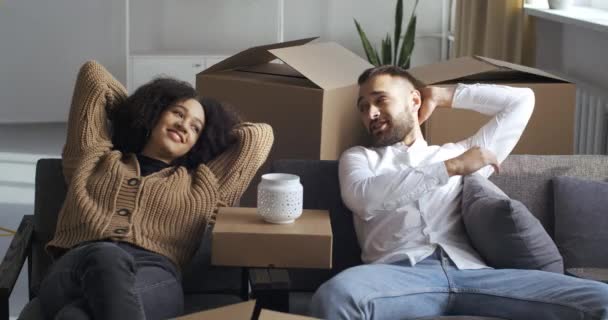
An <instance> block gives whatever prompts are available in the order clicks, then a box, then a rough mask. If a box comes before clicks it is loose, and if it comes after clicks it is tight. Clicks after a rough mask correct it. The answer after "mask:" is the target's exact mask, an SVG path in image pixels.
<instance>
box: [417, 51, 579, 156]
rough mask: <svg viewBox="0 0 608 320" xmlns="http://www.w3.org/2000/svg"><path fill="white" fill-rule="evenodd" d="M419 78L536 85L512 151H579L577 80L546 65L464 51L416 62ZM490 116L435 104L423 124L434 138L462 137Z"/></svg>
mask: <svg viewBox="0 0 608 320" xmlns="http://www.w3.org/2000/svg"><path fill="white" fill-rule="evenodd" d="M409 71H410V73H411V74H412V75H413V76H414V77H415V78H416V79H418V80H419V81H420V82H422V83H423V84H426V85H431V84H456V83H478V82H480V83H493V84H504V85H509V86H515V87H528V88H531V89H532V90H533V91H534V94H535V97H536V105H535V106H534V113H533V114H532V118H531V119H530V122H529V123H528V126H527V127H526V130H525V131H524V133H523V134H522V136H521V139H520V140H519V142H518V144H517V145H516V146H515V149H514V150H513V152H512V153H514V154H572V153H573V152H574V110H575V100H576V88H575V85H574V84H572V83H569V82H568V81H565V80H563V79H560V78H559V77H556V76H554V75H551V74H549V73H546V72H544V71H541V70H538V69H534V68H529V67H524V66H520V65H516V64H512V63H508V62H504V61H499V60H494V59H490V58H485V57H479V56H475V57H462V58H457V59H452V60H448V61H444V62H440V63H436V64H430V65H425V66H420V67H416V68H412V69H410V70H409ZM489 119H490V117H488V116H484V115H482V114H479V113H477V112H474V111H469V110H457V109H436V110H435V112H434V113H433V115H432V116H431V118H430V119H429V120H428V121H427V122H426V123H425V124H424V129H423V132H424V135H425V138H426V140H427V141H428V142H429V144H435V145H441V144H444V143H447V142H457V141H460V140H462V139H465V138H467V137H470V136H471V135H473V134H475V132H477V130H479V128H481V126H483V125H484V124H485V123H486V122H487V121H488V120H489Z"/></svg>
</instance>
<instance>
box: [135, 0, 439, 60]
mask: <svg viewBox="0 0 608 320" xmlns="http://www.w3.org/2000/svg"><path fill="white" fill-rule="evenodd" d="M149 3H150V0H131V1H130V4H131V5H130V11H131V12H130V17H131V22H130V26H131V37H130V46H131V51H132V52H134V53H139V54H140V53H150V52H161V53H204V54H223V55H231V54H234V53H236V52H238V51H241V50H243V49H246V48H248V47H251V46H257V45H262V44H268V43H274V42H276V41H277V22H278V19H279V18H278V17H279V10H278V6H277V1H276V0H248V1H242V0H224V1H221V2H218V1H214V0H179V2H178V3H179V4H180V5H179V6H177V5H175V2H167V1H160V2H159V0H153V1H152V5H149ZM413 3H414V2H413V1H405V2H404V8H405V15H404V22H403V25H404V26H403V28H404V29H405V27H406V25H407V21H408V19H409V15H410V12H411V9H412V7H413ZM395 4H396V1H366V0H307V1H302V0H285V8H284V40H294V39H300V38H306V37H312V36H319V37H320V41H336V42H338V43H340V44H341V45H343V46H345V47H346V48H348V49H350V50H352V51H354V52H356V53H357V54H359V55H361V56H365V54H364V52H363V49H362V47H361V42H360V39H359V36H358V34H357V32H356V29H355V25H354V22H353V18H356V19H357V20H358V21H359V22H360V23H361V24H362V26H363V29H364V30H365V32H366V33H367V35H368V37H369V38H370V40H371V41H372V42H373V44H374V45H377V46H379V44H380V39H381V38H382V37H384V36H385V35H386V33H387V32H390V33H391V35H392V33H393V30H394V12H395ZM441 6H442V1H421V2H420V4H419V7H418V24H417V27H418V30H417V31H418V34H429V33H440V31H441V9H442V8H441ZM440 54H441V52H440V40H439V39H432V38H423V39H418V42H417V43H416V48H415V51H414V58H413V63H414V64H425V63H431V62H435V61H438V60H439V59H440V57H441V55H440Z"/></svg>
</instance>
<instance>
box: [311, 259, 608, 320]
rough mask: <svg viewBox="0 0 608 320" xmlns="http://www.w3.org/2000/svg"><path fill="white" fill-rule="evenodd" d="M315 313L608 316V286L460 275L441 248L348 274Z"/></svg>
mask: <svg viewBox="0 0 608 320" xmlns="http://www.w3.org/2000/svg"><path fill="white" fill-rule="evenodd" d="M311 313H312V315H313V316H316V317H318V318H323V319H418V318H425V317H433V316H441V315H471V316H490V317H499V318H504V319H543V320H548V319H568V320H570V319H589V320H590V319H608V285H607V284H604V283H601V282H596V281H591V280H583V279H577V278H574V277H570V276H565V275H560V274H555V273H550V272H543V271H536V270H514V269H501V270H498V269H479V270H458V269H457V268H456V267H455V265H454V263H453V262H452V261H451V259H450V258H449V257H448V256H447V254H445V253H444V252H443V250H441V248H438V249H437V251H435V253H434V254H433V255H432V256H430V257H428V258H426V259H425V260H423V261H421V262H419V263H418V264H416V266H414V267H411V266H410V264H409V262H407V261H402V262H398V263H393V264H377V265H361V266H357V267H353V268H350V269H347V270H344V271H343V272H341V273H339V274H338V275H336V276H335V277H334V278H332V279H330V280H329V281H327V282H326V283H324V284H323V285H322V286H321V287H320V288H319V289H318V290H317V292H316V293H315V295H314V296H313V299H312V305H311Z"/></svg>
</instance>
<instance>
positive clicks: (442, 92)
mask: <svg viewBox="0 0 608 320" xmlns="http://www.w3.org/2000/svg"><path fill="white" fill-rule="evenodd" d="M436 90H437V97H438V101H437V106H439V107H440V108H451V107H452V103H453V101H454V91H455V88H454V87H453V86H450V87H436Z"/></svg>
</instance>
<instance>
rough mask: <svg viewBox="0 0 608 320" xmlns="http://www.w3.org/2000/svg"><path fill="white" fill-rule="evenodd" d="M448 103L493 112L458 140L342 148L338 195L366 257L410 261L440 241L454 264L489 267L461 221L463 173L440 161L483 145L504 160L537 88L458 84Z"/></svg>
mask: <svg viewBox="0 0 608 320" xmlns="http://www.w3.org/2000/svg"><path fill="white" fill-rule="evenodd" d="M452 107H453V108H460V109H469V110H474V111H477V112H480V113H482V114H486V115H489V116H492V118H491V119H490V121H488V123H486V124H485V125H484V126H483V127H482V128H481V129H480V130H479V131H478V132H477V133H476V134H475V135H473V136H472V137H470V138H468V139H465V140H463V141H460V142H457V143H448V144H444V145H442V146H429V145H427V143H426V141H424V140H420V139H419V140H417V141H415V142H414V143H413V144H412V145H411V146H410V147H408V146H406V145H405V144H403V143H397V144H394V145H391V146H387V147H381V148H365V147H353V148H350V149H348V150H347V151H345V152H344V153H343V154H342V156H341V158H340V165H339V166H340V169H339V174H340V187H341V192H342V199H343V201H344V203H345V204H346V206H347V207H348V208H349V209H350V210H351V211H352V212H353V219H354V225H355V230H356V233H357V237H358V240H359V245H360V246H361V249H362V260H363V261H364V262H365V263H390V262H395V261H399V260H404V259H408V260H409V261H410V263H411V265H412V266H413V265H415V264H416V263H417V262H419V261H421V260H423V259H424V258H426V257H428V256H429V255H431V254H432V253H433V251H434V250H435V249H436V247H437V246H441V248H443V250H444V251H445V252H446V253H447V254H448V256H449V257H450V258H451V259H452V260H453V261H454V263H455V264H456V266H457V267H458V268H459V269H479V268H486V267H487V266H486V265H485V263H484V262H483V260H482V259H481V257H480V256H479V254H478V253H477V252H476V251H475V250H474V249H473V248H472V246H471V244H470V243H469V240H468V236H467V234H466V232H465V229H464V225H463V223H462V217H461V213H460V210H461V206H460V201H461V194H462V176H453V177H451V178H450V177H449V176H448V173H447V170H446V167H445V164H444V162H443V161H445V160H448V159H450V158H454V157H457V156H459V155H460V154H462V153H463V152H465V151H466V150H468V149H470V148H471V147H474V146H480V147H483V148H486V149H489V150H491V151H492V152H494V153H495V154H496V157H497V159H498V162H499V163H500V162H502V161H503V160H504V159H505V158H506V157H507V156H508V155H509V153H510V152H511V150H513V148H514V147H515V144H516V143H517V141H518V140H519V137H520V136H521V134H522V132H523V131H524V128H525V127H526V124H527V123H528V120H529V119H530V116H531V115H532V111H533V108H534V93H533V92H532V90H530V89H528V88H514V87H507V86H499V85H487V84H475V85H463V84H460V85H458V86H457V87H456V90H455V92H454V99H453V103H452ZM493 170H494V169H493V168H492V167H491V166H486V167H484V168H482V169H480V170H479V171H478V172H480V173H481V174H482V175H483V176H485V177H489V176H490V175H491V174H492V173H493Z"/></svg>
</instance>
